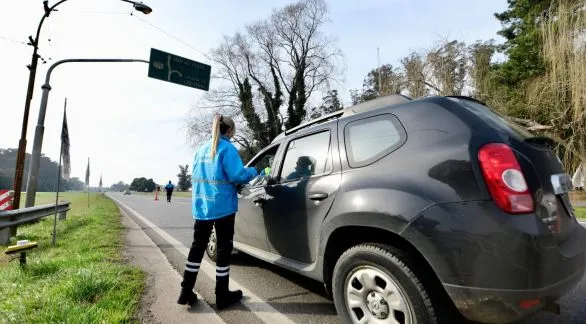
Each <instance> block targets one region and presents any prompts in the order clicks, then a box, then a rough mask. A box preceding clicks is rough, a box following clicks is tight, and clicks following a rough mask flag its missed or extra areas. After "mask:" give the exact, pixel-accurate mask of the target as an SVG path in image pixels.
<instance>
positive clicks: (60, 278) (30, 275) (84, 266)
mask: <svg viewBox="0 0 586 324" xmlns="http://www.w3.org/2000/svg"><path fill="white" fill-rule="evenodd" d="M54 199H55V194H54V193H39V195H38V197H37V199H36V204H37V205H40V204H46V203H54V201H55V200H54ZM61 199H65V200H69V201H70V202H71V203H72V205H71V210H70V211H69V212H68V213H67V219H66V220H64V221H58V223H57V244H56V246H55V247H54V248H53V247H51V237H52V231H53V217H51V216H50V217H46V218H44V219H43V220H42V221H40V222H38V223H36V224H32V225H27V226H22V227H19V228H18V235H17V237H16V238H13V240H12V242H11V243H12V244H14V242H16V240H23V239H28V240H29V241H36V242H38V243H39V247H38V248H36V249H35V250H33V251H31V252H29V253H28V257H27V261H28V264H27V266H26V268H24V269H21V268H20V267H19V264H18V260H14V261H13V262H9V260H10V259H11V258H12V257H11V256H10V257H9V256H6V255H4V253H2V255H1V256H0V291H1V292H2V293H0V319H2V320H0V322H2V321H4V322H8V323H55V322H60V323H136V322H138V320H137V319H136V316H135V314H136V310H137V307H138V304H139V301H140V296H141V294H142V291H143V289H144V282H145V276H144V273H143V271H142V270H140V269H139V268H137V267H132V266H129V265H127V264H125V263H124V262H123V259H122V249H123V244H124V241H123V239H124V238H123V236H122V233H123V229H124V227H123V226H122V224H121V223H120V211H119V210H118V208H117V206H116V205H115V204H114V202H112V201H111V200H110V199H108V198H107V197H106V196H105V195H104V194H98V193H92V194H90V207H89V208H88V205H87V194H86V193H64V194H62V198H61ZM61 199H60V200H61ZM2 251H4V248H2Z"/></svg>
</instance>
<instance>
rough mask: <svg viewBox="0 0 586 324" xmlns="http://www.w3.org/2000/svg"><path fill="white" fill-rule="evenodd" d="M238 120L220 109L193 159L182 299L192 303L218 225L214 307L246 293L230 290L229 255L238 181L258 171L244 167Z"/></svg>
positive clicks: (230, 301) (234, 301) (249, 178)
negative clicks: (209, 136) (236, 136)
mask: <svg viewBox="0 0 586 324" xmlns="http://www.w3.org/2000/svg"><path fill="white" fill-rule="evenodd" d="M235 130H236V128H235V126H234V121H233V120H232V119H231V118H229V117H223V116H222V115H217V116H216V117H215V118H214V124H213V128H212V139H211V141H209V142H207V143H206V144H204V145H203V146H202V147H201V148H200V149H199V150H198V151H197V153H196V154H195V158H194V161H193V173H192V174H193V176H192V178H193V180H192V182H193V192H192V195H193V205H192V214H193V218H194V219H195V223H194V225H193V243H192V244H191V249H190V250H189V255H188V256H187V263H186V264H185V271H184V274H183V282H182V283H181V287H182V288H181V294H180V296H179V299H178V300H177V303H178V304H181V305H185V304H190V305H192V304H194V303H195V302H196V301H197V295H196V294H195V293H194V292H193V286H194V285H195V280H196V278H197V274H198V272H199V269H200V266H201V261H202V258H203V253H204V252H205V249H206V246H207V244H208V240H209V237H210V234H211V232H212V228H213V227H215V229H216V238H217V239H216V241H217V248H218V250H217V261H216V307H217V308H218V309H222V308H225V307H228V306H230V305H232V304H234V303H236V302H238V301H239V300H240V299H242V291H240V290H236V291H230V290H229V289H228V278H229V274H230V256H231V254H232V248H233V244H232V238H233V236H234V218H235V216H236V212H237V211H238V196H237V191H236V186H237V185H239V184H245V183H247V182H249V181H250V180H252V179H254V178H255V177H256V176H257V175H258V172H257V170H256V169H254V168H245V167H244V165H243V164H242V160H241V159H240V156H239V155H238V150H237V149H236V147H234V145H232V143H230V139H231V138H232V136H234V133H235Z"/></svg>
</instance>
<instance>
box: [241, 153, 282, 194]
mask: <svg viewBox="0 0 586 324" xmlns="http://www.w3.org/2000/svg"><path fill="white" fill-rule="evenodd" d="M278 149H279V145H276V146H275V147H271V148H270V149H269V150H267V151H266V152H265V153H263V154H262V155H261V156H259V157H257V158H256V159H254V160H253V161H252V162H251V163H249V165H248V166H250V167H253V168H255V169H256V170H257V171H258V176H256V177H255V178H254V179H252V180H250V182H249V183H248V186H251V187H256V186H262V185H264V184H265V183H266V179H267V178H268V177H269V176H270V175H271V172H272V168H273V166H274V159H275V155H276V154H277V150H278Z"/></svg>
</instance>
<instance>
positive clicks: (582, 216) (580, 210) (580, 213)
mask: <svg viewBox="0 0 586 324" xmlns="http://www.w3.org/2000/svg"><path fill="white" fill-rule="evenodd" d="M575 209H576V218H578V219H579V220H581V221H585V222H586V208H584V207H576V208H575Z"/></svg>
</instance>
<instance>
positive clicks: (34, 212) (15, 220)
mask: <svg viewBox="0 0 586 324" xmlns="http://www.w3.org/2000/svg"><path fill="white" fill-rule="evenodd" d="M70 204H71V203H70V202H69V201H63V202H60V203H58V204H57V208H56V209H57V210H56V211H57V213H58V214H59V219H65V217H66V213H67V211H68V210H70V209H71V208H70V207H69V205H70ZM54 214H55V204H48V205H42V206H35V207H28V208H20V209H16V210H7V211H0V244H6V243H8V241H9V240H10V233H9V229H10V228H11V227H16V226H19V225H23V224H26V223H29V222H32V221H35V220H39V219H41V218H43V217H47V216H50V215H54Z"/></svg>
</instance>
